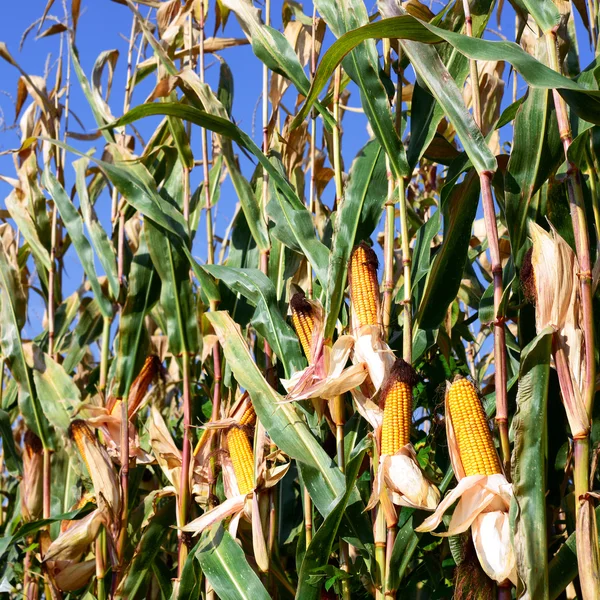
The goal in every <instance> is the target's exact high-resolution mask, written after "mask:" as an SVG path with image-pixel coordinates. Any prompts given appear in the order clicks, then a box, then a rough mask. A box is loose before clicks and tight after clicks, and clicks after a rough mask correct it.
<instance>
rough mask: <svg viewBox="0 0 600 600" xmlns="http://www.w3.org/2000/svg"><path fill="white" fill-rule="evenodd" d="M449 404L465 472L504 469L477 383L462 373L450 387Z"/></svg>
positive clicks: (483, 472)
mask: <svg viewBox="0 0 600 600" xmlns="http://www.w3.org/2000/svg"><path fill="white" fill-rule="evenodd" d="M447 403H448V404H447V406H448V410H449V411H450V416H451V418H452V425H453V428H454V435H455V437H456V443H457V444H458V451H459V454H460V460H461V462H462V465H463V468H464V470H465V475H466V476H467V477H468V476H470V475H494V474H496V473H501V472H502V469H501V467H500V460H499V459H498V453H497V452H496V448H495V447H494V442H493V440H492V434H491V432H490V428H489V425H488V421H487V417H486V415H485V412H484V410H483V406H482V405H481V401H480V400H479V396H478V394H477V391H476V390H475V388H474V386H473V384H472V383H471V382H470V381H469V380H467V379H465V378H463V377H461V378H460V379H456V380H455V381H454V382H453V383H452V385H451V386H450V389H449V390H448V398H447Z"/></svg>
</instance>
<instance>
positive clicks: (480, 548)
mask: <svg viewBox="0 0 600 600" xmlns="http://www.w3.org/2000/svg"><path fill="white" fill-rule="evenodd" d="M471 534H472V536H473V544H474V545H475V551H476V552H477V557H478V558H479V563H480V564H481V567H482V568H483V570H484V571H485V572H486V574H487V576H488V577H490V579H493V580H494V581H496V582H497V583H503V582H505V581H506V580H507V579H509V580H510V581H511V582H512V583H513V584H514V585H516V583H517V566H516V559H515V553H514V550H513V545H512V542H511V537H510V521H509V517H508V513H506V512H501V511H492V512H485V513H481V514H479V515H478V516H477V518H476V519H475V521H473V524H472V525H471Z"/></svg>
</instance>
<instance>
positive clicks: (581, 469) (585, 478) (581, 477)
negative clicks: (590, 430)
mask: <svg viewBox="0 0 600 600" xmlns="http://www.w3.org/2000/svg"><path fill="white" fill-rule="evenodd" d="M573 446H574V451H573V461H574V468H573V484H574V486H575V512H576V513H579V499H580V498H581V496H583V495H584V494H586V493H587V492H588V491H589V489H590V487H589V486H590V482H589V479H590V478H589V472H590V438H589V436H587V435H586V436H585V437H580V438H575V439H574V440H573Z"/></svg>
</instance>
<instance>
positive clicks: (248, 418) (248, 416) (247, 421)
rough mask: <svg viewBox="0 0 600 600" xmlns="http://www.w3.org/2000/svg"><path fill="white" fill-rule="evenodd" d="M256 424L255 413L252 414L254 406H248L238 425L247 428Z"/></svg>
mask: <svg viewBox="0 0 600 600" xmlns="http://www.w3.org/2000/svg"><path fill="white" fill-rule="evenodd" d="M255 423H256V413H255V412H254V406H252V404H250V405H249V406H248V408H247V409H246V410H245V411H244V414H243V415H242V416H241V417H240V425H245V426H247V427H249V426H251V425H254V424H255Z"/></svg>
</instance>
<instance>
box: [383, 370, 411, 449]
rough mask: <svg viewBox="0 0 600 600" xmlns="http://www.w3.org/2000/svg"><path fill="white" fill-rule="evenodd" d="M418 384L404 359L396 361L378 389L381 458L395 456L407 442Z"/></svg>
mask: <svg viewBox="0 0 600 600" xmlns="http://www.w3.org/2000/svg"><path fill="white" fill-rule="evenodd" d="M417 382H418V377H417V374H416V372H415V370H414V369H413V368H412V367H411V366H410V365H409V364H408V363H407V362H406V361H404V360H403V359H401V358H399V359H397V360H396V362H395V363H394V366H393V367H392V370H391V371H390V374H389V375H388V378H387V379H386V381H385V383H384V384H383V387H382V389H381V395H380V406H381V408H383V425H382V428H381V454H389V455H394V454H396V452H398V450H400V448H403V447H404V446H406V444H408V443H409V442H410V427H411V422H412V389H413V387H414V386H415V385H416V384H417Z"/></svg>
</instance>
